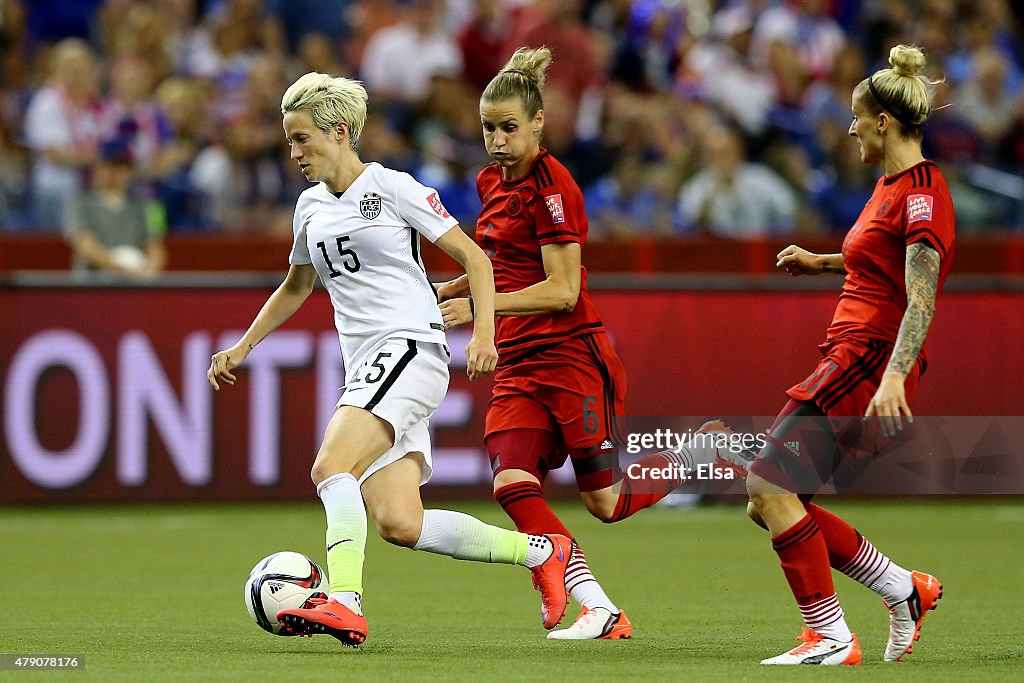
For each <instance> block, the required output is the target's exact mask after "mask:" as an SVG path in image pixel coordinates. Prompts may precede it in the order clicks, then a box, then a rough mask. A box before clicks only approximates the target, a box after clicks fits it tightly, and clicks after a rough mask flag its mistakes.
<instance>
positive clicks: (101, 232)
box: [64, 138, 166, 276]
mask: <svg viewBox="0 0 1024 683" xmlns="http://www.w3.org/2000/svg"><path fill="white" fill-rule="evenodd" d="M131 182H132V148H131V145H130V144H129V143H128V141H126V140H119V139H116V138H115V139H113V140H108V141H106V142H104V143H103V145H102V146H101V147H100V151H99V160H98V161H97V163H96V165H95V168H94V170H93V179H92V190H91V191H89V192H86V193H84V194H81V195H79V196H78V197H76V198H75V199H74V200H73V201H72V202H71V203H70V204H69V205H68V207H67V212H66V215H65V220H64V231H65V236H66V238H67V240H68V242H69V243H70V244H71V248H72V252H73V254H74V269H75V270H77V271H81V272H87V271H106V272H112V273H121V274H129V275H134V276H149V275H153V274H155V273H158V272H160V271H161V270H163V268H164V265H165V262H166V254H165V252H164V247H163V236H164V232H165V231H166V223H165V222H164V220H163V214H162V211H161V209H160V207H159V205H154V204H151V203H148V202H146V201H144V200H142V199H139V198H137V197H133V196H132V195H131V193H130V192H129V188H130V186H131Z"/></svg>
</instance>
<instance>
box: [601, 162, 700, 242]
mask: <svg viewBox="0 0 1024 683" xmlns="http://www.w3.org/2000/svg"><path fill="white" fill-rule="evenodd" d="M678 191H679V188H678V187H676V184H675V177H674V172H673V170H672V168H671V167H670V166H668V165H667V164H659V165H653V166H652V165H651V164H649V163H648V162H647V161H645V160H644V159H643V158H642V157H640V156H639V155H636V154H626V155H624V156H622V157H621V158H620V159H619V161H618V163H616V164H615V167H614V168H612V172H611V174H609V175H608V176H606V177H604V178H602V179H601V180H599V181H597V182H596V183H594V184H593V185H591V187H590V188H589V189H588V190H587V191H586V192H585V193H584V203H585V204H586V207H587V215H588V216H591V220H590V231H591V237H592V238H596V239H603V238H610V237H615V238H620V239H629V238H631V237H640V236H655V235H670V234H672V233H673V232H674V230H675V228H676V226H677V225H679V224H680V223H681V220H680V219H679V218H678V217H677V216H676V215H675V211H676V206H675V205H676V196H677V193H678Z"/></svg>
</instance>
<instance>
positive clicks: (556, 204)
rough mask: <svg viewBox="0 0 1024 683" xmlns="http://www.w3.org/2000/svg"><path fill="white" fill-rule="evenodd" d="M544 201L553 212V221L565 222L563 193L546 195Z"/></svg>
mask: <svg viewBox="0 0 1024 683" xmlns="http://www.w3.org/2000/svg"><path fill="white" fill-rule="evenodd" d="M544 203H545V204H546V205H547V207H548V213H550V214H551V222H552V223H556V224H557V223H564V222H565V209H564V208H562V195H561V194H550V195H548V196H546V197H544Z"/></svg>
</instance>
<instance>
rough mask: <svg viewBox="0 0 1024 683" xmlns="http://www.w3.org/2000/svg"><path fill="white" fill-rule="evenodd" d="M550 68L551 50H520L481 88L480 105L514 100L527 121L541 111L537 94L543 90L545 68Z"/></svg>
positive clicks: (540, 48) (545, 75)
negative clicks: (524, 111)
mask: <svg viewBox="0 0 1024 683" xmlns="http://www.w3.org/2000/svg"><path fill="white" fill-rule="evenodd" d="M550 65H551V50H549V49H548V48H546V47H538V48H536V49H533V50H531V49H529V48H525V47H521V48H519V49H518V50H516V51H515V53H514V54H513V55H512V59H510V60H508V64H506V65H505V66H503V67H502V68H501V71H499V72H498V75H496V76H495V77H494V78H492V79H491V82H490V83H488V84H487V87H486V88H484V92H483V94H482V95H481V96H480V100H481V101H485V102H503V101H505V100H509V99H512V98H518V99H519V100H520V101H521V102H522V103H523V109H525V110H526V115H527V116H528V117H529V118H533V116H534V115H535V114H536V113H537V112H538V111H539V110H541V109H543V108H544V100H543V99H542V98H541V95H540V91H541V90H542V89H543V88H544V81H545V79H546V78H547V70H548V66H550Z"/></svg>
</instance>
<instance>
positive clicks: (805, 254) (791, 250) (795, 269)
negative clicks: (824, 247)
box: [775, 244, 846, 277]
mask: <svg viewBox="0 0 1024 683" xmlns="http://www.w3.org/2000/svg"><path fill="white" fill-rule="evenodd" d="M775 260H776V264H775V265H776V267H778V268H782V269H784V270H785V271H786V272H787V273H789V274H790V275H792V276H793V277H796V276H797V275H818V274H820V273H837V274H839V275H846V265H845V264H844V263H843V255H842V254H812V253H811V252H809V251H807V250H806V249H801V248H800V247H798V246H796V245H795V244H791V245H789V246H788V247H786V248H785V249H783V250H782V251H780V252H779V253H778V254H777V255H776V256H775Z"/></svg>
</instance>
